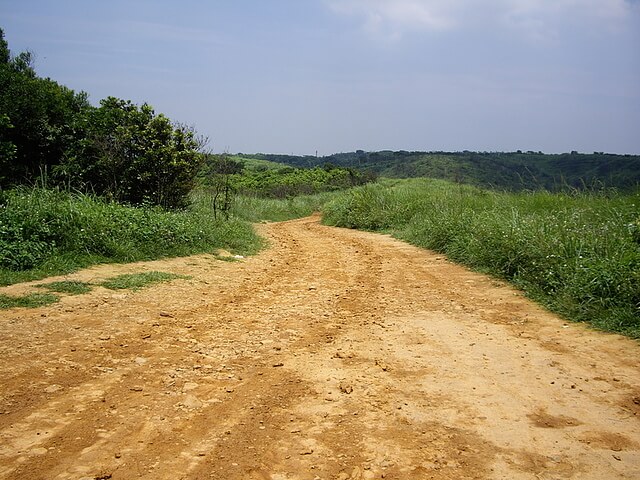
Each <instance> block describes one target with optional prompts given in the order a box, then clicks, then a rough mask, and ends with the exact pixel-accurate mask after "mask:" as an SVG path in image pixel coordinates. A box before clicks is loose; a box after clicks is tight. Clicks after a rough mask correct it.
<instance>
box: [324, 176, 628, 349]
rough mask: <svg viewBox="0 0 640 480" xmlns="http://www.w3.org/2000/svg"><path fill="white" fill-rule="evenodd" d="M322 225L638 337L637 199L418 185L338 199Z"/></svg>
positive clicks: (603, 194) (400, 184) (418, 182)
mask: <svg viewBox="0 0 640 480" xmlns="http://www.w3.org/2000/svg"><path fill="white" fill-rule="evenodd" d="M324 222H325V223H327V224H330V225H337V226H343V227H349V228H361V229H366V230H373V231H385V232H389V233H392V234H393V235H394V236H396V237H397V238H400V239H403V240H406V241H409V242H410V243H413V244H415V245H418V246H420V247H424V248H429V249H432V250H435V251H438V252H442V253H444V254H446V255H447V256H448V257H449V258H450V259H451V260H453V261H456V262H459V263H462V264H464V265H467V266H469V267H471V268H473V269H475V270H478V271H481V272H485V273H489V274H491V275H495V276H497V277H499V278H502V279H505V280H507V281H509V282H511V283H512V284H514V285H515V286H517V287H518V288H520V289H522V290H523V291H524V292H525V293H526V294H527V295H529V296H530V297H531V298H533V299H535V300H537V301H539V302H540V303H542V304H544V305H545V306H547V307H548V308H549V309H550V310H552V311H554V312H556V313H558V314H560V315H562V316H563V317H565V318H567V319H570V320H574V321H584V322H588V323H590V324H591V325H593V326H594V327H596V328H599V329H603V330H607V331H613V332H618V333H622V334H625V335H628V336H631V337H634V338H640V288H639V287H638V286H639V285H640V192H639V191H637V192H635V193H632V194H618V193H615V192H599V193H594V192H587V193H580V194H578V193H575V194H551V193H548V192H535V193H526V192H525V193H519V194H508V193H499V192H493V191H486V190H481V189H478V188H473V187H469V186H464V185H456V184H451V183H448V182H443V181H436V180H426V179H416V180H408V181H402V182H396V183H395V184H394V185H392V186H385V185H368V186H365V187H361V188H357V189H354V190H351V191H349V192H345V193H341V194H338V195H337V196H336V198H335V199H334V200H333V201H331V202H329V203H328V204H327V205H326V206H325V207H324Z"/></svg>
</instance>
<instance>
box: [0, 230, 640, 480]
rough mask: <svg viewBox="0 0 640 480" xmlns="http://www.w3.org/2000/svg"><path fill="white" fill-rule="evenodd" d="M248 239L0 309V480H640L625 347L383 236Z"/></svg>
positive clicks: (634, 380) (316, 233)
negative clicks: (249, 244)
mask: <svg viewBox="0 0 640 480" xmlns="http://www.w3.org/2000/svg"><path fill="white" fill-rule="evenodd" d="M260 228H261V229H262V232H263V233H264V234H265V235H266V236H267V237H268V238H269V239H270V242H271V247H270V248H269V249H267V250H266V251H264V252H263V253H261V254H260V255H258V256H256V257H253V258H249V259H245V260H243V261H242V262H232V263H230V262H222V261H219V260H216V259H215V258H214V257H211V256H198V257H189V258H181V259H173V260H167V261H157V262H148V263H141V264H133V265H121V266H113V265H112V266H99V267H95V268H92V269H89V270H85V271H82V272H79V273H77V274H74V275H72V276H70V277H69V278H71V279H77V280H85V281H96V279H100V278H104V277H107V276H112V275H114V274H115V273H123V272H132V271H136V272H137V271H145V270H158V271H164V272H172V273H176V274H180V275H189V276H190V277H191V278H190V279H179V280H175V281H173V282H171V283H167V284H162V285H160V286H155V287H152V288H149V289H146V290H140V291H138V292H130V293H113V292H111V291H107V290H105V289H101V288H98V289H96V290H94V291H93V292H92V293H89V294H85V295H80V296H75V297H71V296H69V297H65V298H64V299H63V301H62V302H61V303H60V304H58V305H54V306H51V307H43V308H40V309H36V310H19V309H15V310H10V311H4V312H2V313H0V374H1V378H2V383H1V385H2V388H1V390H0V479H21V480H24V479H58V480H62V479H74V480H78V479H98V478H110V479H114V480H124V479H133V478H145V479H172V480H173V479H273V480H283V479H309V480H312V479H327V480H329V479H342V480H346V479H375V478H385V479H416V480H417V479H471V478H476V479H485V478H495V479H507V478H508V479H562V478H576V479H578V478H579V479H604V478H606V479H622V478H628V479H631V478H640V422H639V418H640V417H639V415H640V365H639V361H638V358H639V355H638V353H640V349H639V347H638V345H637V344H636V343H634V342H633V341H631V340H628V339H624V338H621V337H618V336H615V335H606V334H601V333H597V332H593V331H588V330H586V329H584V328H583V327H581V326H579V325H574V324H567V323H566V322H563V321H561V320H560V319H558V318H556V317H554V316H552V315H550V314H549V313H546V312H544V311H543V310H542V309H540V308H539V307H537V306H535V305H533V304H532V303H530V302H529V301H527V300H526V299H524V298H523V297H522V296H521V295H519V294H518V293H516V292H515V291H513V290H512V289H510V288H509V287H506V286H504V285H502V284H500V283H498V282H496V281H494V280H491V279H489V278H486V277H483V276H481V275H478V274H475V273H471V272H468V271H466V270H464V269H463V268H461V267H458V266H455V265H452V264H451V263H449V262H447V261H446V260H445V259H443V258H442V257H441V256H437V255H434V254H432V253H430V252H426V251H423V250H419V249H417V248H414V247H411V246H408V245H406V244H403V243H401V242H399V241H396V240H393V239H391V238H389V237H386V236H381V235H375V234H370V233H363V232H356V231H349V230H342V229H336V228H330V227H325V226H322V225H320V224H319V223H318V218H317V217H311V218H307V219H302V220H298V221H293V222H285V223H279V224H271V225H265V226H261V227H260ZM13 288H21V289H26V288H28V286H25V285H22V286H16V287H13Z"/></svg>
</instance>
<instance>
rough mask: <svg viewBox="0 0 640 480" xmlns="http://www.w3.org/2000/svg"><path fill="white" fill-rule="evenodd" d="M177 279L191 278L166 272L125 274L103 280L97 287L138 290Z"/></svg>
mask: <svg viewBox="0 0 640 480" xmlns="http://www.w3.org/2000/svg"><path fill="white" fill-rule="evenodd" d="M179 278H181V279H188V278H191V277H188V276H185V275H176V274H174V273H166V272H142V273H127V274H124V275H118V276H117V277H113V278H110V279H108V280H105V281H104V282H102V283H100V284H99V285H100V286H102V287H105V288H109V289H111V290H139V289H141V288H143V287H148V286H150V285H154V284H156V283H163V282H169V281H171V280H176V279H179Z"/></svg>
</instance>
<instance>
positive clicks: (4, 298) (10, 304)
mask: <svg viewBox="0 0 640 480" xmlns="http://www.w3.org/2000/svg"><path fill="white" fill-rule="evenodd" d="M58 300H60V298H59V297H58V296H56V295H53V294H51V293H30V294H28V295H21V296H12V295H4V294H0V310H6V309H9V308H16V307H24V308H37V307H43V306H45V305H50V304H52V303H55V302H57V301H58Z"/></svg>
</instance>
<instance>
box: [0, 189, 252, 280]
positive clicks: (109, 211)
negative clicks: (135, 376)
mask: <svg viewBox="0 0 640 480" xmlns="http://www.w3.org/2000/svg"><path fill="white" fill-rule="evenodd" d="M261 246H262V240H261V239H260V238H259V237H258V235H257V234H256V233H255V232H254V231H253V228H252V227H251V225H249V224H248V223H247V222H245V221H243V220H241V219H233V218H232V219H231V220H228V221H222V220H216V219H214V218H213V216H212V215H211V212H210V211H209V210H207V209H206V208H202V206H201V205H198V204H195V205H194V207H193V208H191V209H189V210H185V211H172V212H168V211H164V210H161V209H159V208H151V207H149V208H146V207H145V208H133V207H127V206H123V205H119V204H116V203H112V202H106V201H103V200H100V199H96V198H93V197H90V196H87V195H80V194H72V193H68V192H62V191H56V190H46V189H40V188H33V189H27V188H19V189H15V190H8V191H2V192H0V285H10V284H13V283H17V282H24V281H29V280H36V279H40V278H44V277H47V276H52V275H60V274H66V273H70V272H73V271H76V270H78V269H80V268H84V267H86V266H89V265H93V264H96V263H114V262H118V263H125V262H134V261H141V260H153V259H157V258H163V257H175V256H184V255H192V254H196V253H213V252H215V251H216V250H218V249H221V248H223V249H225V250H229V251H231V252H234V253H241V254H245V255H246V254H251V253H255V252H256V251H258V250H259V249H260V248H261Z"/></svg>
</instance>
